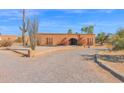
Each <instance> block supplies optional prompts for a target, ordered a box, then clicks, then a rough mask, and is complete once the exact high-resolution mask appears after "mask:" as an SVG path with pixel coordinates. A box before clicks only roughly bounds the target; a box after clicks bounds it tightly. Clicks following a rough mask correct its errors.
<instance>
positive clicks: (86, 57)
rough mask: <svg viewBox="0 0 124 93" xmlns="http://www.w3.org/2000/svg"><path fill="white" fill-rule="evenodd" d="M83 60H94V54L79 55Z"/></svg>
mask: <svg viewBox="0 0 124 93" xmlns="http://www.w3.org/2000/svg"><path fill="white" fill-rule="evenodd" d="M81 56H82V57H83V58H84V59H85V60H94V59H95V55H81Z"/></svg>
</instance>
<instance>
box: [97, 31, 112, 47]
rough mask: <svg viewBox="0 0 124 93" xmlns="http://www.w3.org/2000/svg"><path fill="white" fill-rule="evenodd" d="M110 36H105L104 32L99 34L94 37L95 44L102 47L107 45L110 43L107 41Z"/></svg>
mask: <svg viewBox="0 0 124 93" xmlns="http://www.w3.org/2000/svg"><path fill="white" fill-rule="evenodd" d="M110 36H111V34H106V33H105V32H100V33H98V34H97V36H96V42H97V43H100V44H101V45H103V44H104V43H105V42H106V43H107V42H109V41H110V40H109V37H110Z"/></svg>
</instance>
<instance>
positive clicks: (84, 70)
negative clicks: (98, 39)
mask: <svg viewBox="0 0 124 93" xmlns="http://www.w3.org/2000/svg"><path fill="white" fill-rule="evenodd" d="M94 53H95V49H74V50H68V51H60V52H54V53H50V54H48V55H45V56H39V57H35V58H26V57H20V56H19V55H17V54H15V53H13V52H11V51H5V50H0V82H12V83H13V82H18V83H19V82H31V83H33V82H39V83H40V82H46V83H47V82H54V83H55V82H62V83H65V82H69V83H76V82H79V83H81V82H86V83H88V82H94V83H95V82H97V83H100V82H120V81H119V80H118V79H116V78H115V77H113V76H112V75H111V74H110V73H108V72H106V71H105V70H103V69H102V68H101V67H99V66H98V65H97V64H96V63H94V60H93V54H94Z"/></svg>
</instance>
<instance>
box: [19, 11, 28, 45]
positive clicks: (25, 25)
mask: <svg viewBox="0 0 124 93" xmlns="http://www.w3.org/2000/svg"><path fill="white" fill-rule="evenodd" d="M28 25H29V22H28V21H26V16H25V10H24V9H23V15H22V27H19V28H20V30H21V31H22V43H23V46H26V41H25V39H26V38H25V34H26V32H27V31H28Z"/></svg>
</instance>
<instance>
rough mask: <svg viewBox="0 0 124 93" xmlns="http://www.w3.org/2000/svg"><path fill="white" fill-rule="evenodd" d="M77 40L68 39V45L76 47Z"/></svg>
mask: <svg viewBox="0 0 124 93" xmlns="http://www.w3.org/2000/svg"><path fill="white" fill-rule="evenodd" d="M77 42H78V40H77V39H76V38H71V39H69V45H77Z"/></svg>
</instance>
